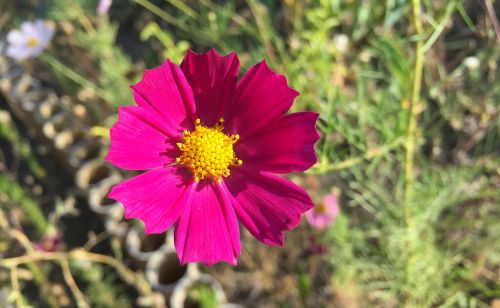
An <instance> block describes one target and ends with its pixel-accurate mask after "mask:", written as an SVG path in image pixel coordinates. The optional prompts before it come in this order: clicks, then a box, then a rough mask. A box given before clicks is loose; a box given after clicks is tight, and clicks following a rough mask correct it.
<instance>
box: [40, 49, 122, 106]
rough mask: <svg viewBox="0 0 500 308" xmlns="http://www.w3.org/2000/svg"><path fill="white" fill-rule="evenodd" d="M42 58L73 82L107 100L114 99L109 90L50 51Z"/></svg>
mask: <svg viewBox="0 0 500 308" xmlns="http://www.w3.org/2000/svg"><path fill="white" fill-rule="evenodd" d="M40 58H41V59H42V60H43V61H45V62H46V63H47V64H48V65H50V66H51V67H52V68H53V69H55V70H56V71H58V72H60V73H61V74H63V75H64V76H66V77H68V78H69V79H71V80H72V81H73V82H75V83H77V84H78V85H80V86H81V87H82V88H85V89H88V90H90V91H92V92H94V93H95V95H97V96H99V97H100V98H102V99H103V100H105V101H108V102H112V101H113V96H112V95H110V94H109V93H108V92H106V91H104V90H102V89H101V88H99V87H97V86H96V85H95V84H94V83H92V82H91V81H89V80H88V79H87V78H85V77H83V76H82V75H80V74H78V73H77V72H75V71H74V70H72V69H71V68H69V67H68V66H66V65H65V64H63V63H62V62H61V61H59V60H58V59H57V58H55V57H53V56H52V55H50V54H48V53H43V54H42V55H41V56H40Z"/></svg>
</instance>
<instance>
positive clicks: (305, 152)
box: [235, 112, 319, 173]
mask: <svg viewBox="0 0 500 308" xmlns="http://www.w3.org/2000/svg"><path fill="white" fill-rule="evenodd" d="M318 116H319V115H318V114H317V113H314V112H298V113H293V114H290V115H287V116H284V117H282V118H281V119H279V120H278V121H277V122H275V123H273V124H271V125H270V126H268V127H266V128H265V129H263V130H261V131H260V132H259V133H258V134H254V135H253V136H251V137H249V138H246V139H243V140H240V142H238V143H236V145H235V146H236V153H237V156H238V158H240V159H241V160H243V162H244V164H249V165H251V166H252V167H253V168H255V169H256V170H264V171H269V172H275V173H289V172H297V171H304V170H307V169H309V168H310V167H311V166H312V165H314V164H315V163H316V161H317V157H316V152H315V151H314V143H315V142H316V141H318V139H319V134H318V132H317V131H316V120H317V119H318Z"/></svg>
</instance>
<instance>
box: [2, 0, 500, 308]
mask: <svg viewBox="0 0 500 308" xmlns="http://www.w3.org/2000/svg"><path fill="white" fill-rule="evenodd" d="M98 2H99V1H96V0H52V1H49V0H47V1H42V0H16V1H14V0H0V49H1V50H2V52H1V53H0V307H25V306H34V307H164V306H165V305H168V306H172V307H183V306H184V307H224V306H225V307H240V306H245V307H401V306H406V307H438V306H439V307H497V308H498V307H500V285H499V282H500V240H499V238H500V237H499V234H500V219H499V218H500V217H499V207H498V205H499V199H500V167H499V166H500V164H499V162H500V157H499V153H500V125H499V124H500V121H499V113H500V106H499V101H500V82H499V81H498V78H499V70H498V65H499V59H500V48H499V47H500V27H499V25H498V20H497V18H498V16H499V15H500V2H499V1H494V0H484V1H483V0H432V1H431V0H412V1H405V0H387V1H376V0H365V1H355V0H346V1H340V0H282V1H278V0H248V1H215V0H201V1H191V0H187V1H182V0H115V1H113V2H112V4H111V7H110V8H109V11H104V12H103V11H101V12H99V14H98V12H97V11H96V9H97V7H98V4H99V3H98ZM36 19H43V20H45V21H46V22H47V24H49V25H50V26H51V27H53V28H54V29H55V34H54V37H53V38H52V40H51V44H50V46H48V47H47V48H46V49H45V51H44V52H43V53H42V54H41V55H39V56H37V57H35V58H33V59H29V60H23V61H16V60H14V59H11V58H9V57H7V56H6V55H5V48H6V47H7V42H6V35H7V33H9V32H10V31H11V30H13V29H16V28H19V27H20V25H21V24H22V23H23V22H25V21H34V20H36ZM212 47H213V48H216V49H217V50H218V51H219V52H220V53H222V54H226V53H228V52H231V51H236V52H237V53H238V55H239V57H240V61H241V66H242V69H241V73H244V72H245V71H246V70H247V69H248V68H249V67H250V66H251V65H253V64H255V63H257V62H260V61H261V60H262V59H266V60H267V62H268V64H269V65H270V66H271V67H272V68H273V69H274V70H275V71H277V72H279V73H281V74H285V75H286V76H287V79H288V82H289V84H290V85H291V86H292V87H293V88H295V89H297V90H298V91H299V92H300V93H301V95H300V96H299V97H298V99H297V100H296V102H295V104H294V106H293V108H292V110H293V111H304V110H308V111H316V112H319V113H320V120H319V123H318V129H319V131H320V133H321V140H320V141H319V142H318V143H317V144H316V148H317V153H318V158H319V160H318V163H317V164H316V165H315V166H313V167H312V168H311V169H310V170H309V171H307V172H305V173H304V174H295V175H292V176H291V179H292V180H294V181H295V182H296V183H298V184H300V185H302V186H303V187H305V188H306V189H307V191H308V192H309V193H310V195H311V196H312V198H313V200H314V201H315V202H317V203H318V204H323V203H324V202H323V201H322V200H323V199H324V197H325V196H326V195H332V196H334V198H335V200H336V203H335V206H337V207H338V209H339V211H338V214H337V215H336V216H335V219H334V220H333V222H332V223H331V224H329V225H327V226H326V227H324V228H320V226H315V225H314V222H311V223H309V222H308V221H307V220H306V219H303V221H302V224H301V225H300V226H299V227H297V228H296V229H294V230H292V231H288V232H287V233H286V243H285V247H284V248H279V247H267V246H265V245H263V244H261V243H260V242H258V241H257V240H256V239H254V238H253V237H252V236H251V235H250V234H249V233H247V232H246V231H245V232H243V231H242V250H243V251H242V254H241V256H240V257H239V260H238V265H237V266H236V267H232V266H230V265H227V264H217V265H215V266H213V267H206V266H197V265H190V266H188V267H180V266H179V264H178V260H177V259H176V255H175V253H173V252H172V248H171V243H170V241H171V235H170V234H168V233H167V234H163V235H155V236H144V235H143V229H142V228H143V227H142V224H141V223H140V222H138V221H124V220H123V210H122V208H121V206H120V205H119V204H114V203H113V200H109V199H107V198H106V194H107V192H108V191H109V189H110V187H112V185H114V184H116V183H118V182H120V181H121V180H122V179H123V178H128V177H130V176H133V175H134V174H132V173H124V172H122V171H120V170H117V169H114V168H113V167H112V166H110V165H108V164H107V163H106V162H104V161H103V159H102V158H103V157H104V155H105V154H106V152H107V148H108V146H109V128H110V127H111V126H112V125H113V123H114V122H115V121H116V116H117V112H116V110H117V107H118V106H123V105H130V104H133V99H132V95H131V91H130V89H129V84H132V83H135V82H137V81H138V80H139V78H140V76H141V74H142V72H143V71H144V69H145V68H151V67H154V66H157V65H159V64H161V63H162V62H163V61H164V59H165V58H170V59H171V60H172V61H173V62H176V63H180V62H181V60H182V58H183V56H184V54H185V52H186V50H187V49H188V48H189V49H192V50H194V51H197V52H205V51H207V50H208V49H209V48H212ZM322 202H323V203H322ZM323 205H324V204H323ZM323 205H322V206H323ZM320 208H321V207H320ZM316 214H321V211H319V212H318V213H316Z"/></svg>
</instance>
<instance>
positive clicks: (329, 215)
mask: <svg viewBox="0 0 500 308" xmlns="http://www.w3.org/2000/svg"><path fill="white" fill-rule="evenodd" d="M338 214H339V206H338V204H337V197H335V195H333V194H328V195H325V196H324V197H323V200H321V202H319V203H318V204H316V206H315V207H314V208H313V209H311V210H309V211H307V212H306V219H307V222H309V224H310V225H311V226H313V227H316V228H318V229H323V228H325V227H328V226H329V225H331V224H332V223H333V222H334V220H335V217H337V215H338Z"/></svg>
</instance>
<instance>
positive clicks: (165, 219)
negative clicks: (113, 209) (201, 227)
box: [108, 167, 194, 234]
mask: <svg viewBox="0 0 500 308" xmlns="http://www.w3.org/2000/svg"><path fill="white" fill-rule="evenodd" d="M193 188H194V185H192V176H191V175H190V174H188V173H187V172H186V171H185V170H182V169H180V168H177V167H164V168H158V169H154V170H150V171H148V172H145V173H143V174H141V175H138V176H136V177H133V178H131V179H129V180H126V181H125V182H123V183H121V184H118V185H116V186H115V187H113V189H112V190H111V192H110V193H109V195H108V197H109V198H111V199H114V200H116V201H119V202H121V203H122V204H123V206H124V207H125V218H127V219H130V218H138V219H140V220H142V221H143V222H144V225H145V229H146V233H148V234H149V233H161V232H164V231H165V230H167V229H168V228H170V226H172V224H174V223H175V222H176V221H177V219H178V218H179V215H180V214H181V213H182V212H183V210H184V208H185V205H186V201H187V200H188V199H189V197H190V195H191V193H192V190H193Z"/></svg>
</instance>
